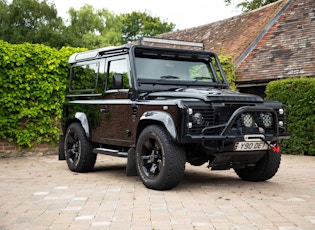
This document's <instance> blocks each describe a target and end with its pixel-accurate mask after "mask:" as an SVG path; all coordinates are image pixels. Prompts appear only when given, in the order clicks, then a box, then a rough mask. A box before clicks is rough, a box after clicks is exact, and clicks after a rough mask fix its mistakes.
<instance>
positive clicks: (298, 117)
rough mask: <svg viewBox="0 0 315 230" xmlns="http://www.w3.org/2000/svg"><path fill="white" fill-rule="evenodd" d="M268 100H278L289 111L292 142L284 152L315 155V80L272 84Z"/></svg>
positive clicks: (299, 79) (290, 80)
mask: <svg viewBox="0 0 315 230" xmlns="http://www.w3.org/2000/svg"><path fill="white" fill-rule="evenodd" d="M266 95H267V97H266V99H268V100H278V101H281V102H282V103H283V104H285V105H286V106H287V107H288V109H289V127H288V129H289V131H290V133H291V137H290V140H288V141H285V142H284V151H285V152H287V153H291V154H308V155H315V78H306V77H305V78H290V79H285V80H279V81H273V82H270V83H269V84H268V86H267V88H266Z"/></svg>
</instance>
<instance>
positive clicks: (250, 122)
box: [242, 113, 254, 128]
mask: <svg viewBox="0 0 315 230" xmlns="http://www.w3.org/2000/svg"><path fill="white" fill-rule="evenodd" d="M242 122H243V124H244V125H245V127H247V128H250V127H253V126H254V118H253V116H252V115H251V114H249V113H244V114H242Z"/></svg>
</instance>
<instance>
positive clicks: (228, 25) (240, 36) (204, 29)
mask: <svg viewBox="0 0 315 230" xmlns="http://www.w3.org/2000/svg"><path fill="white" fill-rule="evenodd" d="M285 2H286V0H281V1H278V2H276V3H273V4H270V5H267V6H265V7H262V8H260V9H257V10H254V11H251V12H249V13H245V14H241V15H239V16H235V17H232V18H228V19H225V20H222V21H218V22H214V23H210V24H206V25H202V26H198V27H194V28H189V29H185V30H179V31H176V32H169V33H165V34H162V35H160V36H158V37H161V38H167V39H176V40H185V41H196V42H203V43H204V45H205V50H209V51H213V52H216V53H219V54H229V55H231V56H232V57H233V58H234V60H237V59H238V58H239V57H240V56H241V54H242V53H243V52H244V50H245V49H246V48H247V47H248V46H249V45H250V44H251V43H252V41H253V40H254V39H255V38H256V37H257V36H258V34H259V33H260V32H261V31H262V30H263V28H264V27H265V26H266V24H268V23H269V22H270V20H271V19H272V18H273V17H274V15H275V14H277V12H278V11H279V10H280V9H281V8H282V7H283V5H284V4H285ZM210 13H211V12H210Z"/></svg>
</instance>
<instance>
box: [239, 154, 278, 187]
mask: <svg viewBox="0 0 315 230" xmlns="http://www.w3.org/2000/svg"><path fill="white" fill-rule="evenodd" d="M280 162H281V152H273V151H272V150H269V151H268V152H267V153H266V154H265V155H263V157H262V158H261V159H260V160H259V161H258V162H257V163H256V164H255V165H254V166H246V167H245V168H242V169H234V170H235V172H236V174H237V175H238V176H239V177H240V178H241V179H242V180H246V181H253V182H258V181H266V180H269V179H270V178H272V177H273V176H274V175H275V174H276V173H277V171H278V169H279V166H280Z"/></svg>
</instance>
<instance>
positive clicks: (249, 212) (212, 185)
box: [0, 155, 315, 230]
mask: <svg viewBox="0 0 315 230" xmlns="http://www.w3.org/2000/svg"><path fill="white" fill-rule="evenodd" d="M314 166H315V157H311V156H292V155H283V156H282V163H281V166H280V169H279V171H278V173H277V174H276V176H275V177H273V178H272V179H271V180H269V181H267V182H259V183H252V182H245V181H242V180H240V179H239V178H238V177H237V176H236V174H235V173H234V171H233V170H229V171H209V170H208V169H207V168H206V165H203V166H199V167H193V166H191V165H189V164H187V165H186V171H185V176H184V178H183V180H182V182H181V183H180V184H179V185H178V186H177V187H176V188H174V189H173V190H170V191H154V190H149V189H147V188H145V187H144V186H143V185H142V183H141V181H140V179H139V178H138V177H126V176H125V167H126V159H122V158H114V157H109V156H101V155H99V156H98V160H97V164H96V166H95V170H94V171H93V172H90V173H84V174H79V173H74V172H71V171H70V170H68V168H67V165H66V162H65V161H58V160H57V156H43V157H24V158H5V159H0V230H4V229H10V230H11V229H12V230H13V229H14V230H15V229H21V230H22V229H23V230H24V229H32V230H33V229H35V230H36V229H39V230H42V229H49V230H50V229H54V230H55V229H69V230H72V229H75V230H80V229H141V230H142V229H147V230H153V229H154V230H158V229H161V230H165V229H178V230H185V229H189V230H190V229H196V230H197V229H207V230H208V229H236V230H243V229H244V230H247V229H268V230H269V229H279V230H308V229H309V230H311V229H315V167H314Z"/></svg>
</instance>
